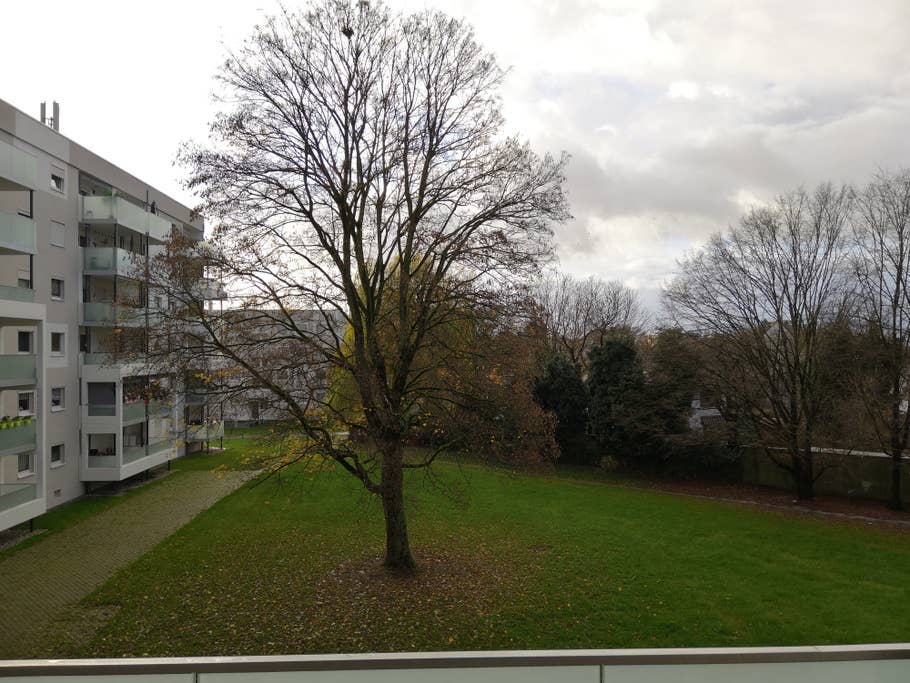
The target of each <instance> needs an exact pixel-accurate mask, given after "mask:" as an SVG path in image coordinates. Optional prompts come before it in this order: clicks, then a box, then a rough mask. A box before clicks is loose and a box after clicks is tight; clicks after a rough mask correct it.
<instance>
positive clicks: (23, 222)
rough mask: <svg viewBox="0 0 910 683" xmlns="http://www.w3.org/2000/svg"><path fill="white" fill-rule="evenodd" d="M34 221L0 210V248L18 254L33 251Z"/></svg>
mask: <svg viewBox="0 0 910 683" xmlns="http://www.w3.org/2000/svg"><path fill="white" fill-rule="evenodd" d="M35 245H36V239H35V221H34V220H32V219H31V218H26V217H25V216H20V215H19V214H15V213H6V212H5V211H0V249H5V250H7V251H13V252H17V253H20V254H34V253H35Z"/></svg>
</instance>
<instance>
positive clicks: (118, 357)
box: [82, 352, 142, 365]
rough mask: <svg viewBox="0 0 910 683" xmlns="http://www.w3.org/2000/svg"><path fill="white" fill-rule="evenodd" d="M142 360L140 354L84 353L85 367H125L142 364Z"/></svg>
mask: <svg viewBox="0 0 910 683" xmlns="http://www.w3.org/2000/svg"><path fill="white" fill-rule="evenodd" d="M141 362H142V358H141V355H140V354H138V353H135V354H130V353H109V352H97V353H83V354H82V364H83V365H125V364H129V363H141Z"/></svg>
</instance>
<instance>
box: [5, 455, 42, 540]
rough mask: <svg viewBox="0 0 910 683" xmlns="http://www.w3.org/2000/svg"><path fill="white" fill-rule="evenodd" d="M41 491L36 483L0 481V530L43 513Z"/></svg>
mask: <svg viewBox="0 0 910 683" xmlns="http://www.w3.org/2000/svg"><path fill="white" fill-rule="evenodd" d="M0 469H2V468H0ZM41 491H42V489H41V488H40V487H39V486H38V485H36V484H25V483H20V482H14V483H11V484H3V483H0V531H3V530H4V529H9V528H10V527H13V526H16V525H17V524H21V523H22V522H27V521H28V520H30V519H34V518H35V517H37V516H38V515H40V514H43V513H44V511H45V510H46V509H47V503H46V502H45V500H44V495H43V494H42V493H41Z"/></svg>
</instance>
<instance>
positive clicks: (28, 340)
mask: <svg viewBox="0 0 910 683" xmlns="http://www.w3.org/2000/svg"><path fill="white" fill-rule="evenodd" d="M18 343H19V347H18V348H19V353H32V333H31V332H27V331H25V330H19V342H18Z"/></svg>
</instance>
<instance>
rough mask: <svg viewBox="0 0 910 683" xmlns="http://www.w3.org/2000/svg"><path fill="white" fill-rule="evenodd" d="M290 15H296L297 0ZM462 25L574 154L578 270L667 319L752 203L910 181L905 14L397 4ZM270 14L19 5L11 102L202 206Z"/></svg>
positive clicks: (690, 6) (516, 2)
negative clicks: (675, 276) (624, 290)
mask: <svg viewBox="0 0 910 683" xmlns="http://www.w3.org/2000/svg"><path fill="white" fill-rule="evenodd" d="M286 4H287V5H288V6H295V5H296V4H298V3H297V2H296V1H295V0H286ZM391 4H392V5H393V6H399V7H402V8H404V9H414V8H420V7H423V6H425V5H427V4H429V5H436V6H439V7H441V8H443V9H445V10H446V11H448V12H449V13H451V14H456V15H460V16H464V17H466V18H467V19H469V20H470V21H471V23H473V25H474V26H475V28H476V30H477V33H478V36H479V38H480V40H481V41H482V42H483V43H484V44H485V45H486V46H487V47H488V48H490V49H491V50H493V51H494V52H495V53H496V54H497V55H498V56H499V58H500V60H501V62H502V64H503V65H505V66H508V67H510V68H511V73H510V76H509V79H508V82H507V86H506V89H505V92H504V93H503V98H504V105H505V112H506V117H507V125H508V127H509V129H510V131H511V132H515V133H518V134H519V135H522V136H524V137H526V138H528V139H529V140H530V141H531V143H532V144H533V145H534V147H535V148H536V149H537V150H538V151H539V152H547V151H549V152H554V153H558V152H559V151H561V150H567V151H568V152H570V153H571V154H572V162H571V165H570V169H569V182H568V191H569V199H570V202H571V207H572V213H573V215H574V216H575V219H574V220H573V221H572V222H571V223H570V224H568V225H565V226H561V227H559V228H558V229H557V241H558V245H559V254H560V258H561V262H562V266H563V268H565V269H566V270H569V271H571V272H573V273H576V274H579V275H588V274H595V275H598V276H601V277H604V278H619V279H621V280H623V281H624V282H626V283H627V284H628V285H630V286H632V287H635V288H637V289H639V290H640V291H641V293H642V295H643V297H644V299H645V300H646V301H647V302H648V303H649V305H651V306H652V307H653V306H654V304H655V303H656V300H657V294H656V293H657V291H658V288H659V284H660V282H661V281H662V280H664V279H665V278H667V277H668V276H669V275H670V274H671V273H672V271H673V269H674V261H675V259H676V258H678V257H679V256H680V255H681V254H682V253H684V252H685V251H686V250H687V249H692V248H694V247H697V246H698V245H699V244H700V243H702V242H703V241H704V239H705V238H706V237H707V236H708V235H709V234H710V233H711V232H714V231H716V230H720V229H723V228H724V227H726V226H727V225H729V224H730V223H731V222H734V221H736V220H737V217H738V216H739V215H740V214H741V213H742V211H743V210H744V209H745V208H747V207H748V206H749V205H750V204H752V203H755V202H760V201H764V200H767V199H768V198H770V197H773V196H774V195H775V194H776V193H779V192H782V191H785V190H787V189H789V188H793V187H795V186H797V185H800V184H803V185H807V186H811V185H814V184H815V183H817V182H820V181H822V180H826V179H830V180H833V181H835V182H848V181H857V182H862V181H864V180H866V179H867V178H868V177H869V175H870V174H872V173H873V172H874V171H875V170H876V169H877V168H879V167H882V168H886V169H895V168H898V167H900V166H901V165H910V154H908V152H910V135H908V132H910V117H908V114H910V49H908V48H910V2H908V1H907V0H893V1H891V0H868V1H866V2H858V1H856V0H844V1H838V0H822V1H818V2H814V1H810V0H762V1H758V0H755V1H748V0H737V1H735V2H734V1H733V0H726V1H721V0H699V1H698V2H683V1H681V0H665V1H661V0H651V1H649V0H628V1H627V2H622V1H617V2H597V1H595V0H570V1H565V2H557V1H555V0H495V1H493V0H461V1H458V0H450V1H448V2H445V1H443V0H439V1H437V2H433V1H432V0H431V1H429V2H427V1H426V0H420V1H419V2H418V1H416V0H393V1H392V2H391ZM272 7H274V5H273V4H272V3H271V0H257V1H255V2H243V3H241V2H228V1H226V0H220V1H208V0H207V1H199V0H190V1H187V0H181V1H180V2H176V1H172V0H158V1H156V2H154V3H149V2H143V3H138V2H137V3H134V2H126V1H123V0H121V1H119V2H106V1H103V0H95V2H92V3H91V4H90V5H85V4H84V3H77V2H72V1H61V0H54V1H48V0H44V1H43V2H40V3H39V2H31V3H25V2H16V3H14V4H13V5H11V6H10V7H7V8H5V9H6V11H5V13H4V17H5V20H6V22H8V29H9V28H13V27H15V26H18V27H19V28H20V29H21V30H6V31H4V38H3V41H2V42H0V64H3V65H4V66H3V72H2V76H0V98H2V99H5V100H7V101H8V102H10V103H12V104H13V105H15V106H17V107H19V108H20V109H23V110H25V111H26V112H28V113H30V114H32V115H35V116H37V114H38V107H39V103H40V102H41V100H47V101H48V102H50V100H52V99H56V100H58V101H59V102H60V103H61V117H60V118H61V132H63V133H64V134H65V135H67V136H69V137H71V138H72V139H74V140H76V141H77V142H79V143H80V144H82V145H84V146H86V147H88V148H90V149H92V150H93V151H95V152H97V153H98V154H100V155H102V156H104V157H106V158H107V159H109V160H111V161H112V162H114V163H116V164H118V165H120V166H122V167H124V168H125V169H127V170H129V171H130V172H132V173H134V174H135V175H138V176H139V177H140V178H142V179H143V180H145V181H147V182H149V183H150V184H152V185H155V186H157V187H159V188H160V189H162V190H164V191H166V192H169V193H171V194H173V195H174V196H175V197H177V198H178V199H181V200H183V201H184V202H186V203H189V204H192V203H194V199H193V197H192V196H190V195H189V194H188V193H187V192H186V191H185V190H183V189H182V187H181V186H180V171H179V169H176V168H175V167H173V165H172V161H173V157H174V154H175V151H176V149H177V146H178V144H179V143H180V142H181V141H182V140H185V139H188V138H200V137H203V136H204V135H205V133H206V123H207V121H208V120H209V118H210V115H211V112H212V104H211V99H210V92H211V89H212V88H211V83H212V79H211V77H212V74H213V73H214V72H215V70H216V69H217V66H218V64H219V62H220V60H221V59H222V56H223V48H222V44H223V43H226V44H237V43H238V42H239V41H240V40H242V38H243V37H244V36H245V35H246V34H247V33H248V32H249V29H250V27H251V26H252V24H253V23H254V22H255V21H256V19H257V17H258V16H259V14H260V12H261V9H260V8H262V9H266V10H268V9H270V8H272Z"/></svg>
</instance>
